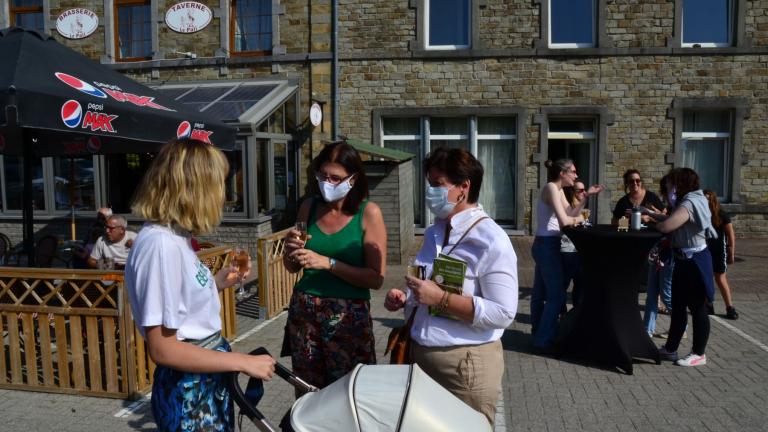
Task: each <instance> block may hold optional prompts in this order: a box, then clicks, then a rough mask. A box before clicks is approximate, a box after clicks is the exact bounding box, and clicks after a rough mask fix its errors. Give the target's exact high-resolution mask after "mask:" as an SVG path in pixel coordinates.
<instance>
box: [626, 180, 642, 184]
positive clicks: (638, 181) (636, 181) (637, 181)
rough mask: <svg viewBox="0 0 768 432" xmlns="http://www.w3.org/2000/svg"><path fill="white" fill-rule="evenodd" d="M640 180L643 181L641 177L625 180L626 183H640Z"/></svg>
mask: <svg viewBox="0 0 768 432" xmlns="http://www.w3.org/2000/svg"><path fill="white" fill-rule="evenodd" d="M642 182H643V181H642V180H641V179H629V182H627V183H628V184H629V183H636V184H640V183H642Z"/></svg>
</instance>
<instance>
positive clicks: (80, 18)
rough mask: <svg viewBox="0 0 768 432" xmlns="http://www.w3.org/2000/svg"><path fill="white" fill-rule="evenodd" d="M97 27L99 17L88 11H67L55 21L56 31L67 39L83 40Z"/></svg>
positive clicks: (78, 9) (76, 9)
mask: <svg viewBox="0 0 768 432" xmlns="http://www.w3.org/2000/svg"><path fill="white" fill-rule="evenodd" d="M98 26H99V17H98V16H97V15H96V14H95V13H93V11H91V10H89V9H81V8H75V9H69V10H66V11H64V12H62V13H61V15H59V17H58V18H57V19H56V31H58V32H59V34H60V35H62V36H64V37H65V38H67V39H83V38H86V37H88V36H90V35H92V34H93V32H95V31H96V28H97V27H98Z"/></svg>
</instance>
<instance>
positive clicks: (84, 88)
mask: <svg viewBox="0 0 768 432" xmlns="http://www.w3.org/2000/svg"><path fill="white" fill-rule="evenodd" d="M55 75H56V78H58V79H59V80H60V81H61V82H63V83H64V84H66V85H68V86H70V87H72V88H73V89H75V90H80V91H81V92H83V93H85V94H87V95H91V96H94V97H97V98H102V99H106V98H107V95H106V94H105V93H104V92H103V91H101V90H99V89H98V88H96V87H94V86H92V85H90V84H88V83H87V82H85V81H83V80H81V79H80V78H75V77H73V76H72V75H67V74H65V73H62V72H56V73H55Z"/></svg>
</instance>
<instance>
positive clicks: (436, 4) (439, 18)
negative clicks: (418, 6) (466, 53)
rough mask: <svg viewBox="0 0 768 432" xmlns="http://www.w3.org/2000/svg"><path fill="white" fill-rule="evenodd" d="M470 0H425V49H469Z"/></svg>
mask: <svg viewBox="0 0 768 432" xmlns="http://www.w3.org/2000/svg"><path fill="white" fill-rule="evenodd" d="M471 4H472V0H426V1H425V14H424V16H425V18H426V23H425V26H424V27H425V30H426V31H425V34H426V36H427V38H426V48H427V49H433V50H451V49H463V48H469V47H470V41H471V37H472V35H471V31H472V29H471V27H472V25H471V22H472V16H471V15H472V12H471Z"/></svg>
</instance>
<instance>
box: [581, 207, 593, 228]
mask: <svg viewBox="0 0 768 432" xmlns="http://www.w3.org/2000/svg"><path fill="white" fill-rule="evenodd" d="M591 214H592V212H591V211H590V210H589V209H588V208H585V209H581V216H583V217H584V226H590V225H592V224H591V223H590V222H589V216H590V215H591Z"/></svg>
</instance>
